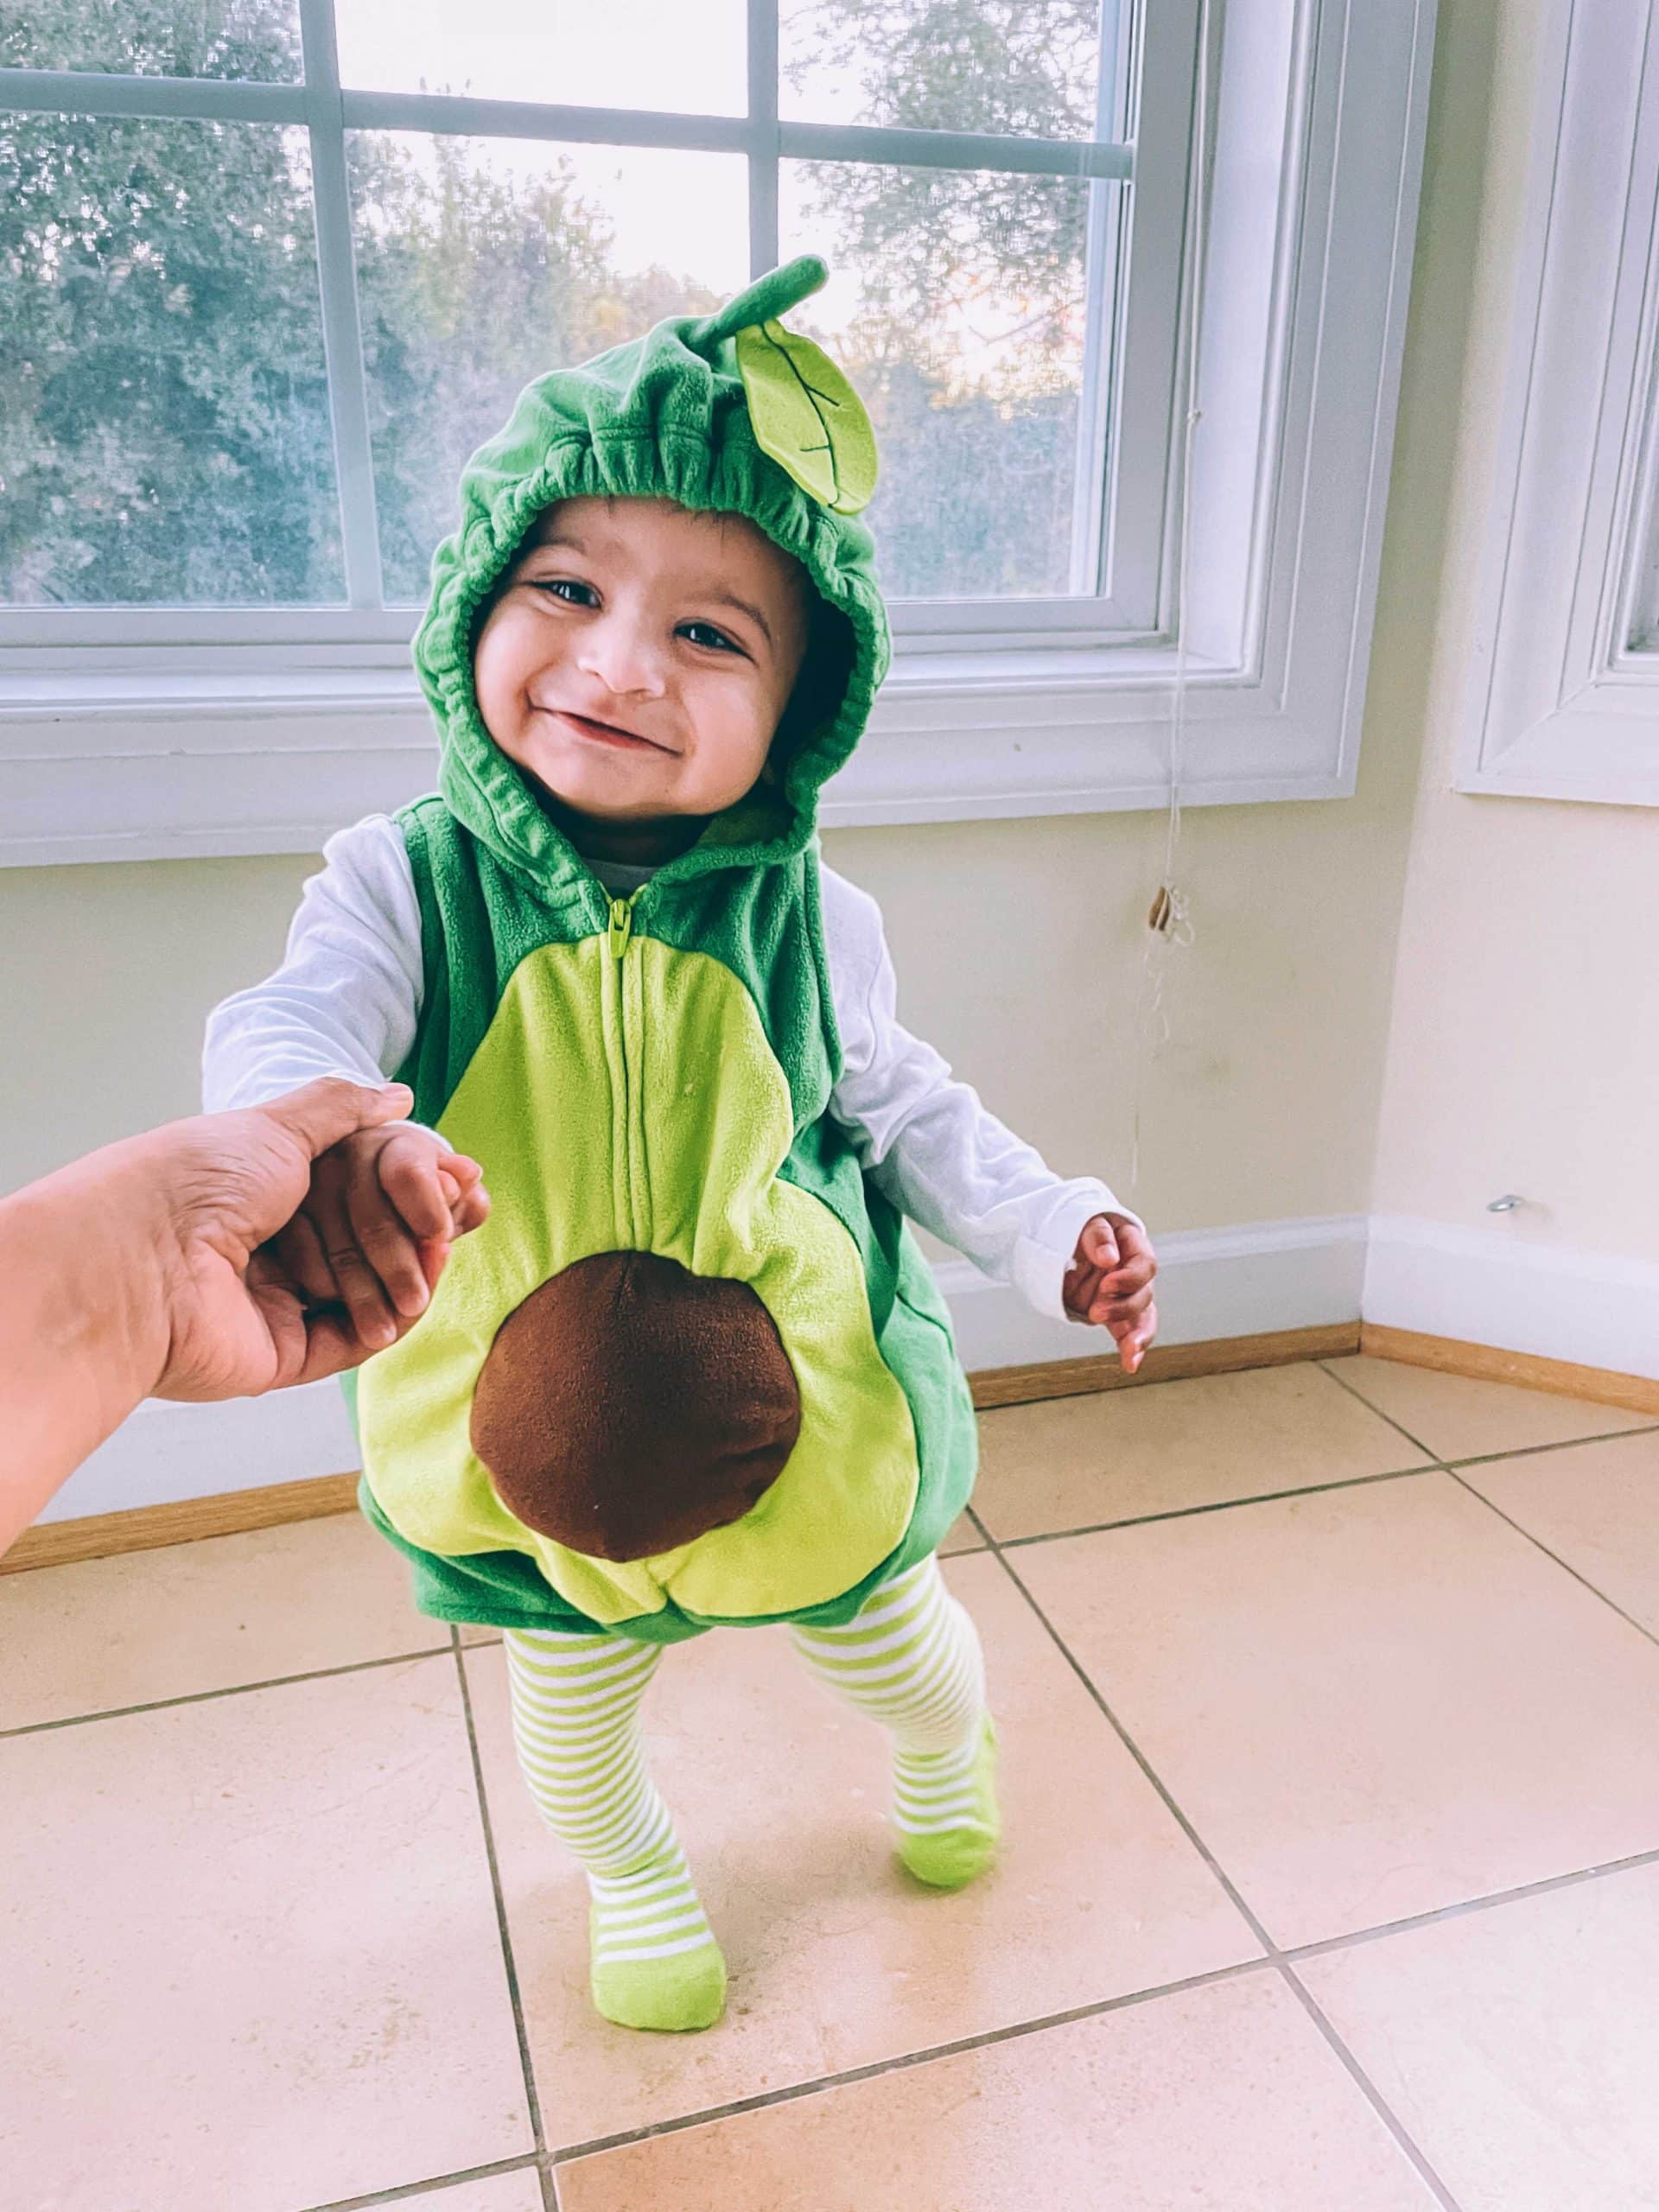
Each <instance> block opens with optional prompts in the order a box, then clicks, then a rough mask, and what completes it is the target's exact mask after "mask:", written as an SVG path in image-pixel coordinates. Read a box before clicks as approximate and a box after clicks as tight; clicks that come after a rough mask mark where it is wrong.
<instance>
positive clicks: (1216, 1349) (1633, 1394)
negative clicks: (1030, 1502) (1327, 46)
mask: <svg viewBox="0 0 1659 2212" xmlns="http://www.w3.org/2000/svg"><path fill="white" fill-rule="evenodd" d="M1357 1351H1364V1352H1369V1353H1370V1354H1371V1356H1372V1357H1374V1358H1376V1359H1391V1360H1397V1361H1399V1362H1400V1363H1402V1364H1403V1365H1406V1366H1409V1367H1432V1368H1434V1369H1437V1370H1439V1372H1440V1373H1441V1374H1442V1375H1466V1376H1470V1377H1471V1379H1473V1380H1474V1381H1476V1382H1481V1383H1516V1384H1517V1385H1519V1387H1520V1388H1521V1389H1526V1390H1548V1391H1550V1392H1553V1393H1554V1395H1557V1396H1562V1397H1571V1398H1588V1399H1590V1400H1592V1402H1595V1403H1598V1404H1601V1405H1608V1406H1623V1407H1624V1408H1626V1409H1627V1410H1629V1411H1630V1412H1634V1413H1650V1414H1653V1415H1654V1417H1655V1419H1656V1420H1659V1382H1654V1381H1650V1380H1649V1378H1648V1377H1647V1376H1641V1375H1620V1374H1616V1373H1615V1372H1613V1371H1612V1370H1611V1369H1608V1368H1600V1367H1575V1366H1573V1365H1572V1364H1571V1363H1569V1362H1568V1361H1567V1360H1563V1359H1540V1358H1538V1357H1535V1356H1534V1355H1533V1354H1532V1353H1529V1352H1517V1351H1500V1350H1498V1349H1497V1348H1496V1347H1495V1346H1493V1345H1491V1344H1460V1343H1459V1342H1458V1341H1457V1340H1456V1339H1455V1338H1451V1337H1424V1336H1418V1335H1415V1334H1414V1333H1413V1332H1411V1331H1409V1330H1407V1329H1385V1328H1381V1327H1378V1326H1377V1325H1375V1324H1374V1323H1371V1322H1369V1321H1368V1322H1365V1323H1363V1324H1362V1323H1360V1322H1357V1321H1344V1322H1338V1323H1336V1324H1334V1325H1332V1326H1330V1327H1326V1328H1318V1329H1281V1330H1278V1331H1275V1332H1274V1333H1273V1334H1272V1335H1269V1336H1258V1337H1217V1338H1211V1340H1210V1341H1209V1342H1207V1343H1205V1344H1159V1345H1154V1348H1153V1349H1152V1351H1150V1352H1148V1353H1147V1357H1146V1361H1145V1363H1144V1365H1143V1366H1142V1367H1141V1371H1140V1373H1139V1374H1138V1375H1135V1376H1128V1375H1125V1374H1124V1372H1123V1370H1122V1368H1121V1367H1120V1366H1119V1365H1118V1363H1117V1361H1116V1358H1112V1357H1106V1358H1102V1357H1098V1356H1096V1357H1090V1358H1086V1359H1051V1360H1044V1361H1042V1362H1040V1363H1039V1364H1037V1365H1035V1366H1032V1367H991V1368H982V1369H981V1370H979V1371H978V1372H977V1373H976V1374H974V1375H971V1376H969V1378H968V1379H969V1383H970V1385H971V1387H972V1389H973V1395H974V1403H975V1405H976V1407H977V1408H979V1410H980V1411H981V1412H982V1413H983V1412H988V1411H990V1410H992V1409H993V1408H996V1407H1001V1406H1024V1405H1031V1404H1033V1403H1034V1402H1036V1401H1037V1400H1039V1399H1042V1398H1075V1397H1082V1396H1084V1395H1087V1394H1089V1393H1090V1392H1093V1391H1096V1390H1122V1389H1132V1390H1133V1389H1142V1388H1144V1387H1145V1385H1147V1383H1175V1382H1182V1381H1185V1380H1187V1379H1188V1378H1190V1377H1192V1376H1199V1375H1236V1374H1240V1373H1242V1372H1243V1371H1244V1370H1247V1369H1249V1368H1253V1367H1287V1366H1291V1365H1294V1363H1296V1362H1297V1361H1299V1360H1305V1359H1341V1358H1344V1357H1346V1356H1347V1355H1349V1354H1350V1353H1352V1352H1357ZM356 1495H357V1477H356V1476H355V1474H348V1475H321V1476H319V1477H317V1478H315V1480H314V1481H311V1482H303V1483H271V1484H268V1485H267V1486H266V1487H265V1488H264V1489H263V1490H232V1491H220V1492H219V1494H218V1495H217V1496H215V1497H187V1498H182V1499H181V1500H180V1501H179V1503H177V1504H175V1505H141V1506H137V1507H136V1508H134V1510H132V1511H130V1512H127V1513H98V1514H93V1515H91V1516H88V1517H87V1518H86V1519H84V1520H80V1521H48V1522H44V1523H43V1524H42V1525H41V1526H40V1527H38V1528H35V1529H25V1531H24V1532H23V1534H22V1535H21V1536H19V1537H18V1539H17V1541H16V1543H15V1544H14V1545H13V1546H12V1548H11V1549H10V1551H9V1552H8V1553H7V1554H5V1556H4V1558H3V1559H0V1574H16V1573H22V1571H23V1570H25V1569H27V1568H29V1567H67V1566H68V1565H70V1564H71V1563H73V1561H75V1560H87V1559H107V1558H109V1557H111V1556H112V1555H113V1554H117V1553H119V1552H137V1551H150V1550H153V1549H155V1548H156V1547H157V1546H158V1545H162V1544H188V1543H194V1542H196V1541H199V1540H200V1538H202V1537H204V1536H230V1535H239V1534H241V1533H242V1532H243V1531H244V1530H245V1529H272V1528H277V1527H279V1526H280V1525H281V1524H282V1523H283V1522H289V1521H310V1520H315V1519H316V1518H317V1517H318V1516H321V1515H323V1514H327V1513H347V1512H349V1511H350V1510H351V1509H352V1506H353V1503H354V1501H355V1498H356Z"/></svg>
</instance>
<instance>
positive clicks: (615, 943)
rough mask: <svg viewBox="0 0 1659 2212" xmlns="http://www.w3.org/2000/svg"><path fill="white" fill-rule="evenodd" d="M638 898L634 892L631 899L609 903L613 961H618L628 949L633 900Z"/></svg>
mask: <svg viewBox="0 0 1659 2212" xmlns="http://www.w3.org/2000/svg"><path fill="white" fill-rule="evenodd" d="M638 897H639V893H638V892H637V891H636V892H635V893H634V894H633V899H637V898H638ZM633 899H612V901H611V927H610V940H611V957H612V959H613V960H620V958H621V957H622V956H623V954H624V953H625V952H626V950H627V949H628V940H629V938H631V937H632V935H633Z"/></svg>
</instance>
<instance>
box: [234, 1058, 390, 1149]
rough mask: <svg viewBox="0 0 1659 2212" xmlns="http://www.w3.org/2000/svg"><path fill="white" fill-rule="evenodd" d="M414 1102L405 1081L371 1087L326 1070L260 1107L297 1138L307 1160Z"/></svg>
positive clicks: (373, 1126) (371, 1127)
mask: <svg viewBox="0 0 1659 2212" xmlns="http://www.w3.org/2000/svg"><path fill="white" fill-rule="evenodd" d="M414 1103H415V1094H414V1092H413V1091H412V1090H410V1088H409V1086H408V1084H403V1083H389V1084H385V1085H384V1086H383V1087H382V1088H381V1089H380V1090H369V1089H368V1088H367V1087H366V1086H365V1084H359V1083H347V1082H346V1079H345V1077H343V1076H337V1075H327V1076H322V1077H320V1078H319V1079H318V1080H317V1081H316V1082H315V1083H308V1084H304V1085H303V1086H302V1088H301V1089H300V1090H290V1091H289V1093H288V1094H287V1096H285V1097H283V1098H273V1099H271V1100H270V1102H269V1103H267V1104H266V1105H264V1107H262V1108H261V1109H260V1111H261V1112H262V1113H265V1114H268V1115H270V1118H271V1119H272V1120H273V1121H274V1122H277V1124H278V1125H279V1126H280V1127H281V1128H283V1129H285V1130H287V1131H288V1132H289V1135H291V1136H294V1137H296V1138H297V1139H298V1140H299V1141H300V1143H301V1144H302V1145H303V1146H304V1147H305V1151H306V1156H307V1157H308V1159H311V1160H315V1158H316V1157H317V1155H318V1154H319V1153H323V1152H327V1149H328V1147H329V1146H330V1145H334V1144H338V1143H339V1142H340V1140H341V1138H342V1137H350V1136H355V1135H357V1133H358V1131H359V1129H374V1128H379V1127H380V1125H381V1123H382V1122H401V1121H402V1120H404V1117H405V1116H406V1115H408V1114H409V1112H410V1110H411V1109H412V1108H413V1106H414Z"/></svg>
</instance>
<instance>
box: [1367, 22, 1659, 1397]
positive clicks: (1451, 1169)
mask: <svg viewBox="0 0 1659 2212" xmlns="http://www.w3.org/2000/svg"><path fill="white" fill-rule="evenodd" d="M1443 14H1444V16H1445V19H1446V34H1447V35H1443V37H1442V41H1441V43H1442V49H1443V52H1442V56H1441V60H1442V65H1443V69H1444V73H1443V76H1442V80H1441V84H1440V87H1439V88H1438V92H1439V95H1440V97H1442V98H1443V99H1446V100H1447V101H1448V102H1449V103H1451V104H1453V105H1459V106H1461V107H1470V106H1472V101H1473V95H1474V93H1475V92H1476V90H1477V88H1478V86H1480V85H1481V84H1483V83H1485V82H1490V83H1491V88H1492V90H1491V143H1490V147H1489V149H1488V156H1487V160H1486V163H1485V175H1484V180H1481V181H1480V182H1481V188H1480V190H1479V192H1478V194H1476V193H1475V191H1474V189H1473V188H1474V186H1475V183H1476V181H1477V180H1476V179H1475V178H1474V177H1472V176H1470V177H1467V178H1465V180H1464V181H1463V182H1462V183H1461V184H1459V185H1457V186H1455V187H1454V186H1453V184H1452V174H1453V172H1454V171H1457V170H1461V168H1462V167H1463V157H1462V154H1461V150H1460V149H1455V148H1453V147H1452V145H1451V144H1450V143H1447V142H1446V139H1445V137H1444V136H1443V135H1441V136H1440V138H1439V139H1438V142H1437V144H1436V146H1435V148H1434V149H1432V150H1431V157H1430V170H1429V175H1428V177H1427V181H1426V186H1425V203H1424V204H1425V208H1426V211H1427V224H1428V226H1429V246H1428V254H1427V273H1428V276H1429V279H1430V283H1431V285H1432V284H1433V278H1434V273H1435V270H1436V268H1437V266H1438V265H1439V264H1440V261H1441V260H1442V259H1443V257H1442V256H1441V253H1440V236H1439V232H1440V225H1441V224H1442V223H1443V222H1444V221H1445V220H1446V218H1447V215H1448V213H1450V215H1451V219H1452V220H1453V221H1455V222H1457V223H1459V224H1466V223H1467V222H1468V221H1469V220H1470V219H1471V218H1472V219H1473V220H1474V223H1475V226H1476V229H1475V236H1474V240H1473V244H1474V252H1473V257H1472V263H1471V269H1470V315H1469V344H1468V353H1467V359H1466V363H1465V368H1464V372H1463V374H1462V375H1461V377H1460V378H1457V379H1455V380H1452V381H1449V382H1448V385H1447V386H1446V390H1445V391H1444V393H1443V394H1442V396H1441V401H1440V404H1441V406H1442V408H1443V410H1444V413H1445V417H1446V424H1447V426H1448V428H1449V429H1450V430H1451V433H1452V442H1451V446H1450V451H1449V454H1448V481H1449V485H1450V500H1449V508H1448V513H1447V519H1446V558H1445V560H1444V563H1442V564H1441V575H1440V585H1439V589H1438V593H1437V596H1436V599H1435V601H1433V604H1432V606H1431V607H1429V608H1427V609H1426V610H1425V612H1426V615H1427V619H1426V620H1425V621H1424V624H1423V626H1422V631H1421V638H1420V639H1419V640H1418V641H1417V649H1418V651H1419V652H1421V655H1422V657H1423V658H1424V660H1425V662H1426V663H1427V683H1426V696H1425V701H1424V711H1423V724H1424V740H1423V754H1422V767H1421V779H1420V785H1419V789H1418V792H1417V795H1416V800H1415V805H1414V815H1413V820H1412V823H1411V829H1410V839H1409V844H1408V853H1407V861H1406V876H1405V890H1404V899H1403V903H1402V927H1401V932H1400V940H1399V948H1398V960H1397V966H1396V979H1395V992H1394V998H1393V1004H1392V1008H1391V1020H1390V1027H1389V1044H1388V1051H1387V1056H1386V1064H1385V1071H1384V1080H1383V1110H1382V1114H1381V1117H1380V1122H1379V1129H1378V1141H1377V1154H1376V1179H1375V1183H1374V1186H1373V1205H1374V1207H1375V1210H1376V1212H1377V1214H1378V1215H1380V1216H1382V1217H1383V1224H1382V1226H1383V1236H1381V1237H1380V1238H1379V1240H1378V1244H1377V1249H1376V1252H1375V1255H1374V1264H1373V1270H1372V1278H1371V1282H1370V1294H1369V1297H1368V1304H1367V1313H1368V1316H1369V1317H1370V1318H1374V1319H1385V1320H1389V1321H1394V1322H1396V1323H1398V1324H1400V1325H1406V1326H1420V1327H1424V1328H1427V1329H1431V1330H1433V1331H1434V1332H1437V1333H1442V1334H1452V1335H1462V1336H1469V1337H1474V1338H1481V1339H1483V1340H1485V1341H1493V1342H1499V1343H1503V1344H1510V1345H1511V1346H1513V1347H1515V1348H1517V1349H1520V1350H1523V1351H1536V1352H1540V1353H1543V1354H1546V1355H1554V1356H1555V1357H1563V1358H1567V1359H1572V1360H1580V1361H1584V1362H1586V1363H1592V1364H1597V1365H1605V1366H1611V1367H1618V1366H1621V1365H1623V1366H1630V1367H1637V1368H1639V1370H1640V1371H1642V1372H1643V1373H1648V1374H1654V1373H1659V1266H1656V1265H1655V1264H1654V1263H1655V1262H1659V1179H1656V1177H1655V1176H1654V1175H1653V1173H1651V1172H1649V1152H1650V1148H1651V1133H1652V1131H1653V1130H1654V1129H1655V1128H1656V1126H1659V984H1656V976H1659V960H1656V947H1659V817H1656V815H1655V813H1654V811H1653V810H1651V809H1642V808H1634V807H1631V808H1621V807H1610V806H1604V805H1597V804H1566V803H1561V802H1556V801H1550V800H1536V799H1516V798H1491V797H1470V796H1467V795H1464V794H1460V793H1459V792H1456V791H1453V790H1452V760H1453V754H1454V752H1455V749H1456V747H1457V745H1458V743H1459V739H1460V737H1461V735H1462V732H1463V727H1464V718H1465V715H1466V714H1467V712H1468V677H1469V670H1470V652H1471V635H1472V625H1473V620H1474V615H1475V611H1476V592H1477V589H1478V582H1479V571H1480V567H1481V562H1482V556H1483V553H1484V543H1485V535H1486V531H1487V528H1488V518H1489V512H1490V504H1491V496H1492V488H1493V466H1494V461H1495V456H1496V441H1497V423H1498V416H1499V409H1500V403H1501V398H1502V394H1503V378H1504V374H1505V371H1506V369H1507V365H1508V355H1509V346H1510V318H1511V315H1512V312H1513V277H1514V272H1515V266H1516V247H1517V245H1518V242H1519V237H1520V226H1521V221H1522V213H1523V208H1524V204H1525V199H1526V191H1525V187H1526V181H1527V166H1528V156H1529V129H1530V120H1531V116H1532V112H1533V99H1534V79H1535V66H1536V52H1537V44H1538V38H1539V32H1540V28H1541V15H1542V6H1541V0H1510V4H1508V5H1507V6H1505V7H1503V9H1502V10H1496V9H1493V8H1491V7H1490V6H1485V7H1480V8H1474V7H1471V6H1467V5H1463V6H1459V5H1458V4H1455V0H1454V4H1453V5H1452V6H1451V7H1450V9H1444V8H1443ZM1462 84H1466V86H1468V88H1469V97H1468V98H1467V99H1465V97H1464V96H1463V94H1462V92H1461V91H1460V89H1459V86H1460V85H1462ZM1432 304H1433V300H1432V295H1426V296H1420V299H1419V302H1418V307H1419V308H1421V309H1422V310H1423V311H1424V312H1425V313H1427V312H1428V311H1429V310H1430V308H1431V307H1432ZM1396 488H1397V487H1396ZM1569 552H1570V549H1563V558H1564V559H1565V558H1567V557H1568V556H1569ZM1379 675H1381V676H1382V677H1383V680H1384V681H1389V680H1390V678H1389V675H1388V674H1387V672H1386V671H1385V670H1384V668H1383V664H1382V662H1381V656H1379V665H1378V668H1377V669H1376V670H1375V671H1374V674H1373V682H1374V683H1376V681H1377V680H1378V677H1379ZM1508 1192H1516V1193H1519V1194H1521V1195H1522V1197H1524V1198H1527V1199H1528V1200H1529V1205H1527V1206H1526V1207H1525V1208H1523V1209H1522V1210H1520V1211H1516V1212H1514V1213H1512V1214H1510V1215H1508V1216H1505V1217H1501V1218H1494V1217H1492V1216H1491V1215H1490V1214H1488V1213H1487V1211H1485V1209H1486V1205H1487V1203H1488V1201H1489V1200H1491V1198H1496V1197H1498V1196H1500V1195H1503V1194H1504V1193H1508ZM1447 1232H1449V1233H1447ZM1413 1249H1415V1251H1416V1254H1417V1261H1416V1263H1415V1265H1413V1264H1412V1262H1410V1260H1409V1258H1408V1256H1406V1255H1409V1254H1410V1253H1411V1251H1412V1250H1413ZM1621 1262H1622V1263H1623V1264H1621ZM1631 1263H1634V1264H1631Z"/></svg>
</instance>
